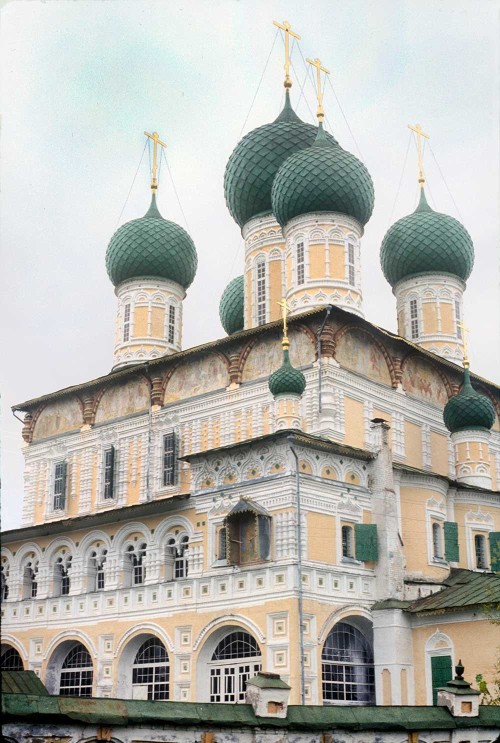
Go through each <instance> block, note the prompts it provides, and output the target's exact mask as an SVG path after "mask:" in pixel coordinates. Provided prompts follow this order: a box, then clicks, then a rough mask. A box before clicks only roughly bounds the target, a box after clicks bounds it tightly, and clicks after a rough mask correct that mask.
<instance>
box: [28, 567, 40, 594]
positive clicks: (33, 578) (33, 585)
mask: <svg viewBox="0 0 500 743" xmlns="http://www.w3.org/2000/svg"><path fill="white" fill-rule="evenodd" d="M27 571H28V576H27V577H28V591H29V596H30V597H31V598H32V599H36V597H37V594H38V580H37V573H38V562H35V563H33V564H32V565H29V566H28V568H27Z"/></svg>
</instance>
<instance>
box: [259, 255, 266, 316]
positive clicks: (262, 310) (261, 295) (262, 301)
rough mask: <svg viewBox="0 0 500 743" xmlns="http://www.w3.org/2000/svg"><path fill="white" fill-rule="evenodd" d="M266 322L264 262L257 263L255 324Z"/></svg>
mask: <svg viewBox="0 0 500 743" xmlns="http://www.w3.org/2000/svg"><path fill="white" fill-rule="evenodd" d="M265 322H266V264H265V263H264V262H263V261H262V262H261V263H257V325H264V323H265Z"/></svg>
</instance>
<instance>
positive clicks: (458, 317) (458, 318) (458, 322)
mask: <svg viewBox="0 0 500 743" xmlns="http://www.w3.org/2000/svg"><path fill="white" fill-rule="evenodd" d="M455 325H456V328H457V338H458V340H459V341H461V340H462V316H461V314H460V301H459V300H458V299H455Z"/></svg>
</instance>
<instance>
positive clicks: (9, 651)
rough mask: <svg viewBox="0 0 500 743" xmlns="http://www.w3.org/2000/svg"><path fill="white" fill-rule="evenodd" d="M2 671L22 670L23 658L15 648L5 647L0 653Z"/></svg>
mask: <svg viewBox="0 0 500 743" xmlns="http://www.w3.org/2000/svg"><path fill="white" fill-rule="evenodd" d="M1 666H2V671H24V665H23V659H22V658H21V656H20V655H19V653H18V652H17V650H16V649H15V648H12V647H7V648H6V650H5V651H4V652H3V653H2V662H1Z"/></svg>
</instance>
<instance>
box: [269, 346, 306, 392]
mask: <svg viewBox="0 0 500 743" xmlns="http://www.w3.org/2000/svg"><path fill="white" fill-rule="evenodd" d="M305 388H306V378H305V377H304V375H303V374H302V372H301V371H299V370H298V369H294V368H293V366H292V365H291V363H290V354H289V352H288V350H286V349H285V350H284V351H283V364H282V365H281V366H280V368H279V369H277V370H276V371H275V372H273V373H272V374H271V376H270V377H269V389H270V390H271V394H272V395H273V396H274V397H276V396H277V395H301V394H302V393H303V392H304V390H305Z"/></svg>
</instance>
